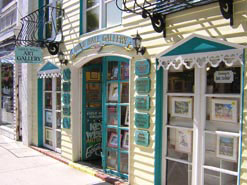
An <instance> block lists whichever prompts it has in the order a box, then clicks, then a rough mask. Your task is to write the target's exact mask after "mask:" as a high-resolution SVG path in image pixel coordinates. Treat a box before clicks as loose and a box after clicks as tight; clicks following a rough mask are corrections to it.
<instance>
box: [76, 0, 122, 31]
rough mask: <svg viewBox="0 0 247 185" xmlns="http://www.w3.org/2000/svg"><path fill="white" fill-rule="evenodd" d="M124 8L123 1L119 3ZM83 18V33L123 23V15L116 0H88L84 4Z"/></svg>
mask: <svg viewBox="0 0 247 185" xmlns="http://www.w3.org/2000/svg"><path fill="white" fill-rule="evenodd" d="M118 5H119V6H120V7H121V6H122V0H120V1H118ZM81 10H82V12H83V14H82V15H83V16H82V17H81V18H82V22H81V30H82V31H83V33H87V32H91V31H95V30H98V29H102V28H105V27H111V26H115V25H118V24H120V23H121V17H122V13H121V11H120V10H119V9H118V8H117V6H116V1H115V0H87V1H83V3H82V9H81Z"/></svg>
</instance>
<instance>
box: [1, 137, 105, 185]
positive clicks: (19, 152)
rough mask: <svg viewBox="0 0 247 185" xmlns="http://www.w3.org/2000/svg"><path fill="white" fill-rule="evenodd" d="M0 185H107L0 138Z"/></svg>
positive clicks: (95, 178)
mask: <svg viewBox="0 0 247 185" xmlns="http://www.w3.org/2000/svg"><path fill="white" fill-rule="evenodd" d="M0 184H1V185H109V183H106V182H103V181H102V180H101V179H99V178H97V177H94V176H91V175H88V174H85V173H82V172H80V171H78V170H75V169H73V168H71V167H69V166H68V165H65V164H63V163H61V162H59V161H57V160H55V159H52V158H50V157H47V156H46V155H44V154H42V153H40V152H37V151H35V150H33V149H31V148H29V147H26V146H24V145H23V144H22V143H21V142H16V141H13V140H10V139H8V138H6V137H4V136H2V135H0Z"/></svg>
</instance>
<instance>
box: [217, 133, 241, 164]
mask: <svg viewBox="0 0 247 185" xmlns="http://www.w3.org/2000/svg"><path fill="white" fill-rule="evenodd" d="M216 156H217V157H218V158H221V159H226V160H230V161H234V162H236V161H237V137H231V136H225V135H217V150H216Z"/></svg>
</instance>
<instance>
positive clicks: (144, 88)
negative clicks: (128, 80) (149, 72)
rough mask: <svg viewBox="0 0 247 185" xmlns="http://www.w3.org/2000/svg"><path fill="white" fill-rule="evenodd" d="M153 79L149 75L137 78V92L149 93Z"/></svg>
mask: <svg viewBox="0 0 247 185" xmlns="http://www.w3.org/2000/svg"><path fill="white" fill-rule="evenodd" d="M150 84H151V80H150V78H149V77H146V78H137V79H136V91H137V93H140V94H142V93H149V92H150Z"/></svg>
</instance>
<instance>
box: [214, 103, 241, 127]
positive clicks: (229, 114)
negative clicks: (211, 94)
mask: <svg viewBox="0 0 247 185" xmlns="http://www.w3.org/2000/svg"><path fill="white" fill-rule="evenodd" d="M211 108H212V111H211V120H214V121H226V122H235V123H236V122H237V117H238V116H237V101H236V100H229V99H212V106H211Z"/></svg>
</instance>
